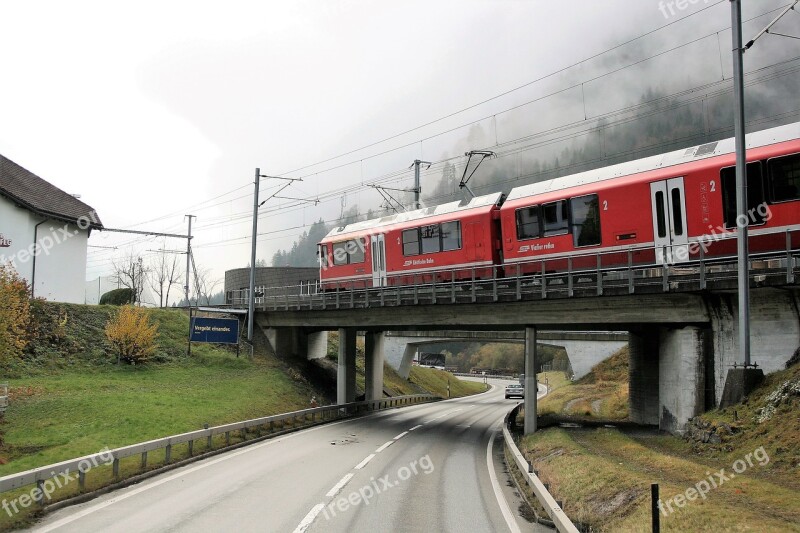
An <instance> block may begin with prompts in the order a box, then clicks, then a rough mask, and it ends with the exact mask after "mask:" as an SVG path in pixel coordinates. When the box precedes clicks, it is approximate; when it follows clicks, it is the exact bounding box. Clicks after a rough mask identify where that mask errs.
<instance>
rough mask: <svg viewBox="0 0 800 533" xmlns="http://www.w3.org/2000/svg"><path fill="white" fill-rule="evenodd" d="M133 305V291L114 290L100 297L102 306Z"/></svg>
mask: <svg viewBox="0 0 800 533" xmlns="http://www.w3.org/2000/svg"><path fill="white" fill-rule="evenodd" d="M130 303H133V290H131V289H114V290H113V291H108V292H107V293H105V294H104V295H103V296H101V297H100V305H128V304H130Z"/></svg>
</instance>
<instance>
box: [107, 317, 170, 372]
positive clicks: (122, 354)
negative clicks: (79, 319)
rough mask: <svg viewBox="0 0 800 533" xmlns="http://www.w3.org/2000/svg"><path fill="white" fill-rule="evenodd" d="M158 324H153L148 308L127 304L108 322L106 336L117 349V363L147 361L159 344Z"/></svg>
mask: <svg viewBox="0 0 800 533" xmlns="http://www.w3.org/2000/svg"><path fill="white" fill-rule="evenodd" d="M157 335H158V324H151V323H150V317H149V316H148V312H147V310H146V309H143V308H141V307H134V306H132V305H125V306H122V307H120V309H119V312H118V313H117V314H116V315H115V316H113V317H112V318H110V319H109V321H108V322H107V323H106V338H107V339H108V342H110V343H111V345H112V346H113V347H114V349H115V350H116V351H117V363H119V362H120V361H125V362H126V363H130V364H141V363H145V362H147V360H148V359H149V358H150V356H152V355H153V354H154V353H155V351H156V349H157V348H158V345H157V343H156V336H157Z"/></svg>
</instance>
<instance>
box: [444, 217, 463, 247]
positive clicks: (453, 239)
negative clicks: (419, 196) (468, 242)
mask: <svg viewBox="0 0 800 533" xmlns="http://www.w3.org/2000/svg"><path fill="white" fill-rule="evenodd" d="M441 235H442V251H444V252H448V251H450V250H458V249H460V248H461V222H459V221H458V220H456V221H454V222H445V223H444V224H442V229H441Z"/></svg>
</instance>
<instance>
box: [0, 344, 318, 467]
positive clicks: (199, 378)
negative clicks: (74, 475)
mask: <svg viewBox="0 0 800 533" xmlns="http://www.w3.org/2000/svg"><path fill="white" fill-rule="evenodd" d="M10 386H11V388H12V400H11V402H12V403H11V408H10V409H9V410H8V412H7V414H6V422H5V424H4V426H3V430H4V433H5V445H4V453H5V456H4V460H5V463H6V464H3V465H2V466H0V474H2V475H5V474H9V473H13V472H19V471H22V470H27V469H29V468H33V467H36V466H41V465H45V464H50V463H55V462H57V461H61V460H65V459H70V458H74V457H79V456H81V455H85V454H88V453H94V452H97V451H99V450H100V449H101V448H104V447H106V446H107V447H109V448H115V447H119V446H123V445H126V444H131V443H135V442H141V441H145V440H149V439H153V438H159V437H165V436H168V435H172V434H176V433H181V432H184V431H190V430H195V429H200V428H202V427H203V424H205V423H208V424H211V425H219V424H223V423H227V422H234V421H238V420H245V419H248V418H255V417H259V416H267V415H270V414H274V413H281V412H286V411H293V410H296V409H302V408H305V407H307V405H308V401H309V398H310V396H311V394H313V393H312V392H311V390H310V389H308V388H307V387H306V386H305V385H304V384H303V383H299V382H297V381H293V380H292V379H291V378H290V377H289V376H288V375H287V373H286V372H284V371H282V370H281V369H279V368H276V367H274V366H270V365H268V364H265V363H263V362H262V363H255V362H251V361H248V360H247V359H244V358H240V359H231V358H230V357H229V356H204V357H200V358H198V360H196V361H194V362H193V363H192V364H186V365H180V366H179V365H165V366H157V367H139V368H135V367H120V368H114V369H110V370H94V371H89V370H87V369H82V370H81V371H78V372H75V371H64V372H61V373H58V374H55V375H51V376H32V377H29V378H17V379H12V380H10Z"/></svg>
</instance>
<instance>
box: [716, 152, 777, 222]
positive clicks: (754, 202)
mask: <svg viewBox="0 0 800 533" xmlns="http://www.w3.org/2000/svg"><path fill="white" fill-rule="evenodd" d="M720 178H721V181H722V206H723V217H724V220H725V227H726V228H735V227H736V167H728V168H723V169H722V170H721V171H720ZM762 204H764V180H763V178H762V175H761V162H760V161H756V162H755V163H748V164H747V213H748V219H747V220H748V225H750V226H757V225H760V224H763V223H764V222H765V218H764V217H765V216H766V210H765V209H764V208H763V207H761V206H762ZM762 213H764V214H762Z"/></svg>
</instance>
